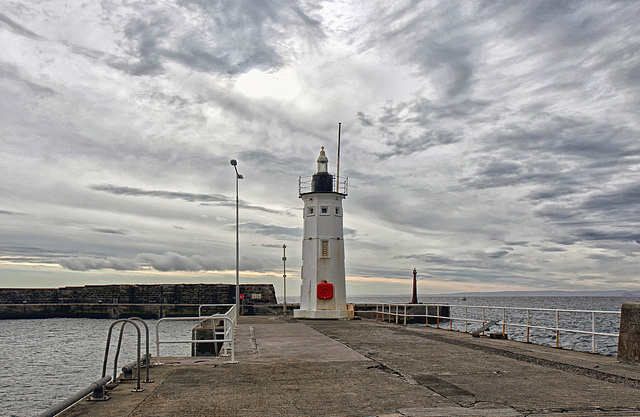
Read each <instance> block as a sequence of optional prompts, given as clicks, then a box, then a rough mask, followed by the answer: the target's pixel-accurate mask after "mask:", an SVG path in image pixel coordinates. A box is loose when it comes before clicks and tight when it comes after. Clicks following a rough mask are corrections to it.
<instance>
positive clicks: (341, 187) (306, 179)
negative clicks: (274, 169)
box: [298, 175, 349, 195]
mask: <svg viewBox="0 0 640 417" xmlns="http://www.w3.org/2000/svg"><path fill="white" fill-rule="evenodd" d="M332 181H333V185H332V191H333V192H334V193H338V194H344V195H347V191H348V188H349V178H347V177H340V178H337V177H336V176H335V175H333V179H332ZM314 191H315V190H314V189H313V176H312V175H307V176H303V177H298V194H301V195H302V194H307V193H312V192H314Z"/></svg>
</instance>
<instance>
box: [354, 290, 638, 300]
mask: <svg viewBox="0 0 640 417" xmlns="http://www.w3.org/2000/svg"><path fill="white" fill-rule="evenodd" d="M463 295H464V296H466V297H640V291H627V290H612V291H560V290H547V291H494V292H465V293H462V292H458V293H448V294H421V293H419V292H418V297H462V296H463ZM352 297H363V298H364V297H369V298H370V297H408V298H409V299H410V298H411V294H395V295H388V294H378V295H353V296H352Z"/></svg>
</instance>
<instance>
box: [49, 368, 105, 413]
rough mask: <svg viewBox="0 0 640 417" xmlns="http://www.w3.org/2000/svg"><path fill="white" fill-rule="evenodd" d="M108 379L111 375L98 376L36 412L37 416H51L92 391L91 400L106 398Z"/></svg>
mask: <svg viewBox="0 0 640 417" xmlns="http://www.w3.org/2000/svg"><path fill="white" fill-rule="evenodd" d="M109 381H111V375H106V376H104V377H102V378H100V379H99V380H97V381H95V382H93V383H91V384H90V385H88V386H87V387H85V388H83V389H81V390H80V391H78V392H76V393H75V394H73V395H72V396H71V397H69V398H67V399H66V400H63V401H60V402H59V403H58V404H56V405H54V406H52V407H50V408H48V409H46V410H45V411H43V412H42V413H40V414H38V417H53V416H55V415H57V414H60V413H61V412H62V411H64V410H66V409H67V408H69V407H71V406H72V405H73V404H75V403H77V402H78V401H80V400H81V399H83V398H84V397H86V396H87V395H89V394H91V393H93V396H92V397H91V399H92V400H108V399H109V396H108V395H105V388H104V386H105V385H107V383H108V382H109Z"/></svg>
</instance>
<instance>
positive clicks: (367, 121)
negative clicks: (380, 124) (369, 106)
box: [356, 111, 373, 126]
mask: <svg viewBox="0 0 640 417" xmlns="http://www.w3.org/2000/svg"><path fill="white" fill-rule="evenodd" d="M356 116H357V118H358V121H359V122H360V124H362V126H372V125H373V122H372V121H371V119H370V118H369V117H368V116H367V115H365V114H364V113H363V112H361V111H359V112H358V113H357V115H356Z"/></svg>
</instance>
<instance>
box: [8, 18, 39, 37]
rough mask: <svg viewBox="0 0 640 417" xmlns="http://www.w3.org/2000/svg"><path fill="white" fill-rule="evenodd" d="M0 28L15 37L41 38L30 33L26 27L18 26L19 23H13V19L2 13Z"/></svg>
mask: <svg viewBox="0 0 640 417" xmlns="http://www.w3.org/2000/svg"><path fill="white" fill-rule="evenodd" d="M0 27H4V28H6V29H8V30H9V31H11V32H13V33H15V34H17V35H21V36H27V37H29V38H33V39H39V38H41V36H39V35H38V34H36V33H35V32H32V31H31V30H29V29H27V28H26V27H24V26H22V25H20V24H19V23H17V22H15V21H14V20H13V19H11V18H10V17H9V16H7V15H6V14H4V13H0Z"/></svg>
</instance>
